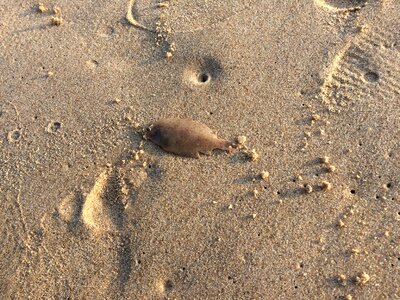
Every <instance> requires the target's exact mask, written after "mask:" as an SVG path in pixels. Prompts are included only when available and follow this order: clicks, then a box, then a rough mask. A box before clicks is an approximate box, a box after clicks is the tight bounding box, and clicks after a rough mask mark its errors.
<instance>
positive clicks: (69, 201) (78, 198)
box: [58, 193, 83, 228]
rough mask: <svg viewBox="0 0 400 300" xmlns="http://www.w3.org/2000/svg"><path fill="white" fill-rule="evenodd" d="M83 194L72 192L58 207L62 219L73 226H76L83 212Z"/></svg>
mask: <svg viewBox="0 0 400 300" xmlns="http://www.w3.org/2000/svg"><path fill="white" fill-rule="evenodd" d="M82 205H83V196H82V194H81V193H71V194H69V195H67V196H66V197H65V198H64V199H63V200H62V201H61V203H60V205H59V207H58V213H59V215H60V217H61V220H63V221H64V222H66V223H68V225H69V226H70V227H71V228H73V227H75V226H76V225H77V224H78V222H79V219H80V217H81V213H82Z"/></svg>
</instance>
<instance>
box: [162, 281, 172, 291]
mask: <svg viewBox="0 0 400 300" xmlns="http://www.w3.org/2000/svg"><path fill="white" fill-rule="evenodd" d="M173 289H174V285H173V284H172V281H171V280H166V281H165V283H164V290H165V291H166V292H171V291H172V290H173Z"/></svg>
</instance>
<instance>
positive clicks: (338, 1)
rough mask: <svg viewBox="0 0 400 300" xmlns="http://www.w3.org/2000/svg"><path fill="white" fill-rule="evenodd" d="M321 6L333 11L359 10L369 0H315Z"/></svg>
mask: <svg viewBox="0 0 400 300" xmlns="http://www.w3.org/2000/svg"><path fill="white" fill-rule="evenodd" d="M314 1H315V4H316V5H318V6H319V7H322V8H324V9H327V10H329V11H331V12H346V11H357V10H360V9H362V8H363V7H364V6H365V5H366V3H367V0H314Z"/></svg>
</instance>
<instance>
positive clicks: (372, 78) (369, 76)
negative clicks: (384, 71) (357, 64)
mask: <svg viewBox="0 0 400 300" xmlns="http://www.w3.org/2000/svg"><path fill="white" fill-rule="evenodd" d="M364 79H365V81H368V82H377V81H378V80H379V75H378V73H375V72H367V73H365V74H364Z"/></svg>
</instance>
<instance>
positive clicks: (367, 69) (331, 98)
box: [321, 27, 400, 110]
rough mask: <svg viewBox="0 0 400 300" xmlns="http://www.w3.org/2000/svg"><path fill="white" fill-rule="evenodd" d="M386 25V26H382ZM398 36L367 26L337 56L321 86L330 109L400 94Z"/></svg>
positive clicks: (390, 97)
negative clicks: (356, 101)
mask: <svg viewBox="0 0 400 300" xmlns="http://www.w3.org/2000/svg"><path fill="white" fill-rule="evenodd" d="M380 28H384V27H380ZM396 41H398V38H397V39H396V37H395V36H394V35H392V34H389V33H388V32H385V31H382V30H380V29H378V28H374V27H371V28H369V27H365V28H364V29H362V30H361V32H360V33H359V34H358V35H357V36H356V37H355V38H353V39H352V40H351V41H349V42H347V43H346V44H345V45H344V47H343V48H342V49H341V50H340V51H339V52H338V53H337V55H336V57H335V58H334V60H333V62H332V64H331V66H330V67H329V70H328V72H327V76H326V78H325V81H324V83H323V86H322V88H321V91H322V98H323V101H324V103H325V104H326V105H328V107H330V109H331V110H335V106H341V107H344V106H347V105H348V104H349V103H350V102H352V101H355V100H359V101H363V102H366V101H368V99H380V100H383V99H392V98H394V97H396V96H397V97H398V95H399V94H400V63H399V62H400V48H399V47H398V46H396Z"/></svg>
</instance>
